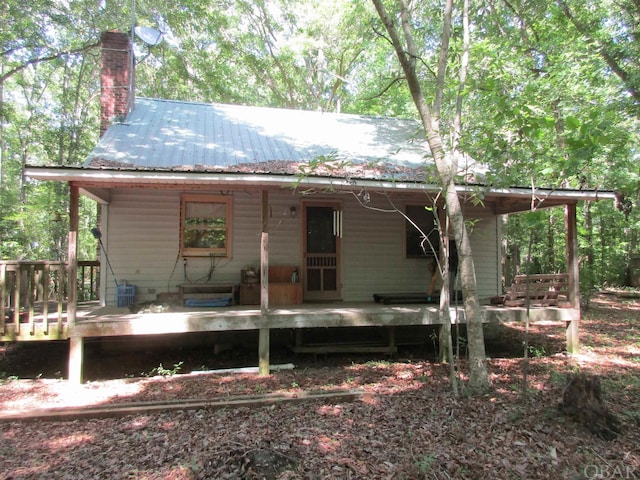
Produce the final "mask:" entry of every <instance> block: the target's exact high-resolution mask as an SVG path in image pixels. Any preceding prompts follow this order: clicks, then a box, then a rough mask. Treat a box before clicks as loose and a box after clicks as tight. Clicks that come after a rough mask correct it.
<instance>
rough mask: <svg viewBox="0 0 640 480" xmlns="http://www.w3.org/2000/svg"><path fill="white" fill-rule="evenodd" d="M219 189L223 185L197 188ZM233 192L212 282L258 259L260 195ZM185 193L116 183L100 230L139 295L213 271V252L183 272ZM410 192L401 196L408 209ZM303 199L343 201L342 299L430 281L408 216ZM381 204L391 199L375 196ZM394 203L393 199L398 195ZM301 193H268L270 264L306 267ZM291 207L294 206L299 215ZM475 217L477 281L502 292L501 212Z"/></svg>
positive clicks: (489, 291)
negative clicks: (228, 230)
mask: <svg viewBox="0 0 640 480" xmlns="http://www.w3.org/2000/svg"><path fill="white" fill-rule="evenodd" d="M198 193H200V194H206V193H211V194H215V195H220V193H221V192H220V191H219V190H212V191H211V192H206V191H199V192H198ZM223 193H225V194H228V195H232V197H233V246H232V258H230V259H216V260H215V263H214V265H215V268H214V271H213V274H212V277H211V278H212V281H214V282H219V283H239V282H240V270H241V269H242V268H244V267H245V266H253V267H258V266H259V264H260V237H261V218H260V217H261V215H260V214H261V194H260V192H259V191H257V190H254V191H234V192H228V193H227V192H223ZM180 195H181V192H178V191H173V190H135V189H130V190H115V191H113V192H112V195H111V203H110V205H109V208H108V222H107V225H108V232H106V234H105V235H104V237H103V241H104V243H105V247H106V248H107V251H108V255H109V260H110V261H111V265H112V266H113V269H114V271H115V274H116V277H117V278H118V281H119V282H123V281H124V280H126V281H127V282H128V283H129V284H132V285H135V286H136V287H137V297H136V300H137V301H138V302H142V301H150V300H154V299H155V298H156V294H157V293H160V292H167V291H172V292H175V291H177V289H178V287H177V286H178V285H179V284H181V283H185V282H187V281H199V280H200V281H205V280H207V278H208V274H209V270H210V266H211V260H210V259H209V258H194V257H190V258H188V259H187V267H186V277H185V269H184V266H183V259H182V258H181V257H179V223H180ZM406 198H407V197H404V198H401V199H399V200H398V202H396V205H397V206H398V207H399V208H403V207H404V205H405V203H411V202H407V200H406ZM305 200H318V201H321V200H340V201H342V204H343V208H344V215H343V228H344V235H343V239H342V253H343V263H342V267H343V270H342V273H343V275H342V280H343V298H344V300H345V301H370V300H371V299H372V294H373V293H376V292H403V291H404V292H406V291H424V290H425V289H426V288H427V286H428V284H429V280H430V265H429V262H430V261H429V260H426V259H415V258H406V257H405V252H404V219H403V218H402V217H401V216H400V215H399V214H397V213H384V212H380V211H377V210H370V209H367V208H364V207H363V206H361V205H360V204H359V203H358V202H357V201H356V200H355V199H354V197H353V196H352V195H330V196H324V197H322V196H320V195H317V196H315V197H313V198H305ZM376 202H377V203H378V204H379V205H377V206H386V207H388V206H389V204H388V203H387V202H385V201H384V200H383V199H382V200H381V199H380V198H376ZM394 202H395V200H394ZM301 205H302V203H301V197H300V196H298V195H294V194H293V193H292V191H291V190H288V189H282V190H272V191H270V192H269V213H270V216H269V263H270V264H271V265H285V264H286V265H298V266H302V247H301V243H302V234H303V232H302V228H301V226H302V207H301ZM291 207H295V210H296V211H295V215H294V214H292V211H291ZM466 213H467V215H468V217H474V218H478V219H479V221H478V222H477V223H476V224H475V226H474V228H473V233H472V248H473V251H474V257H475V261H476V272H477V279H478V288H479V293H480V296H481V297H487V296H491V295H495V294H496V293H498V285H499V276H498V273H499V269H498V265H499V254H498V252H499V244H498V242H497V232H498V230H497V229H498V223H497V218H496V217H495V216H494V215H492V214H491V213H490V212H489V211H488V210H485V209H482V208H480V207H472V208H470V209H468V211H467V212H466ZM106 290H107V293H106V301H107V303H108V304H114V303H115V283H114V282H113V278H112V276H111V274H110V272H108V278H107V283H106Z"/></svg>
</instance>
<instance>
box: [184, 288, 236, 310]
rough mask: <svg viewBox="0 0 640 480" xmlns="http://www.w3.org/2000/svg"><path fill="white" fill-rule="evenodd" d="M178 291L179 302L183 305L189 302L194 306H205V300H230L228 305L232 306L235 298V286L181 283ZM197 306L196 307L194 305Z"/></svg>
mask: <svg viewBox="0 0 640 480" xmlns="http://www.w3.org/2000/svg"><path fill="white" fill-rule="evenodd" d="M178 288H179V289H180V301H181V302H182V304H183V305H185V304H186V303H187V302H188V301H189V300H193V301H194V302H193V303H194V304H199V305H200V306H207V305H206V303H207V300H212V301H214V300H221V299H227V298H228V299H230V301H229V304H230V305H233V304H234V303H235V298H236V288H237V286H236V285H233V284H216V283H183V284H182V285H178ZM194 306H197V305H194Z"/></svg>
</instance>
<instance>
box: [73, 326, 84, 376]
mask: <svg viewBox="0 0 640 480" xmlns="http://www.w3.org/2000/svg"><path fill="white" fill-rule="evenodd" d="M83 358H84V337H69V383H76V384H81V383H82V382H83V375H84V362H83Z"/></svg>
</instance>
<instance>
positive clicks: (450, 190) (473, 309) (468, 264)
mask: <svg viewBox="0 0 640 480" xmlns="http://www.w3.org/2000/svg"><path fill="white" fill-rule="evenodd" d="M372 1H373V4H374V5H375V7H376V10H377V11H378V15H379V16H380V19H381V20H382V23H383V24H384V26H385V28H386V30H387V33H388V34H389V37H390V38H391V42H392V44H393V46H394V49H395V52H396V55H397V57H398V60H399V62H400V64H401V66H402V69H403V71H404V73H405V77H406V80H407V85H408V86H409V91H410V92H411V96H412V98H413V101H414V103H415V105H416V108H417V110H418V114H419V116H420V120H421V122H422V126H423V128H424V131H425V135H426V137H427V141H428V143H429V148H430V149H431V155H432V157H433V160H434V162H435V165H436V169H437V171H438V176H439V178H440V185H441V187H442V190H443V192H444V198H445V205H446V213H447V216H448V218H449V221H450V224H451V231H452V232H453V236H454V238H455V242H456V247H457V249H458V262H459V267H458V268H459V272H460V273H459V276H460V284H461V288H462V295H463V300H464V311H465V317H466V322H467V340H468V347H469V360H470V375H469V389H470V390H471V392H472V393H480V392H483V391H485V390H486V389H487V387H488V385H489V379H488V374H487V367H486V354H485V347H484V333H483V329H482V313H481V310H480V302H479V301H478V292H477V283H476V276H475V267H474V263H473V256H472V252H471V243H470V241H469V234H468V231H467V228H466V225H465V223H464V215H463V212H462V205H461V202H460V198H459V197H458V193H457V191H456V184H455V175H456V173H457V165H456V161H455V151H452V152H446V151H445V149H444V145H443V142H442V136H441V134H440V126H439V121H440V108H441V106H442V97H443V93H444V89H445V85H444V83H445V82H444V80H445V73H446V67H447V58H448V51H449V37H450V32H451V12H452V9H453V2H452V0H447V2H446V5H445V9H444V22H443V34H442V45H441V50H440V61H439V64H438V74H437V79H436V93H435V99H434V103H433V112H432V111H431V108H430V107H429V105H428V104H427V101H426V98H425V96H424V93H423V91H422V87H421V86H420V80H419V78H418V74H417V72H416V58H418V55H417V50H416V47H415V44H414V41H413V36H412V34H411V26H410V18H409V9H408V7H407V5H406V3H405V2H404V0H403V1H401V2H400V3H401V20H402V32H403V34H404V37H403V38H404V42H403V41H402V40H401V38H400V36H399V33H398V30H397V28H396V26H395V23H394V21H393V19H392V18H391V16H389V14H388V13H387V11H386V9H385V7H384V5H383V3H382V0H372ZM465 13H466V9H465Z"/></svg>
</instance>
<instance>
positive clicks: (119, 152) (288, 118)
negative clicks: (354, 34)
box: [84, 97, 430, 181]
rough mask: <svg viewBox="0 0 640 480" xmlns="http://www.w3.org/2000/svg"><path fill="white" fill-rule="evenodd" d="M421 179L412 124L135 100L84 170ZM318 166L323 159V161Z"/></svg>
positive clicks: (416, 129)
mask: <svg viewBox="0 0 640 480" xmlns="http://www.w3.org/2000/svg"><path fill="white" fill-rule="evenodd" d="M319 159H324V160H330V161H331V162H330V163H329V164H324V166H321V167H320V168H319V169H318V170H314V172H313V174H314V175H323V176H341V177H345V176H346V177H349V176H351V177H354V178H364V179H386V180H390V179H391V180H410V181H419V180H423V179H424V176H425V166H426V165H427V164H429V163H430V161H429V148H428V146H427V142H426V140H425V138H424V133H423V132H422V129H421V127H420V124H419V123H418V122H417V121H415V120H409V119H400V118H383V117H368V116H361V115H350V114H336V113H326V112H313V111H304V110H289V109H276V108H265V107H248V106H239V105H221V104H205V103H193V102H180V101H172V100H157V99H148V98H140V97H138V98H136V102H135V107H134V109H133V110H132V112H131V113H130V114H129V115H128V117H127V119H126V120H125V121H124V122H123V123H118V124H113V125H111V126H110V127H109V128H108V130H107V131H106V133H105V135H104V136H103V137H102V139H101V140H100V142H99V143H98V145H97V146H96V147H95V148H94V149H93V151H92V152H91V154H90V155H89V157H88V159H87V161H86V162H85V164H84V167H85V168H91V169H94V168H100V169H141V170H170V171H202V172H239V173H256V174H299V173H301V168H302V169H304V168H305V166H306V165H308V164H309V163H310V162H316V161H317V160H319ZM320 163H322V162H320Z"/></svg>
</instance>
